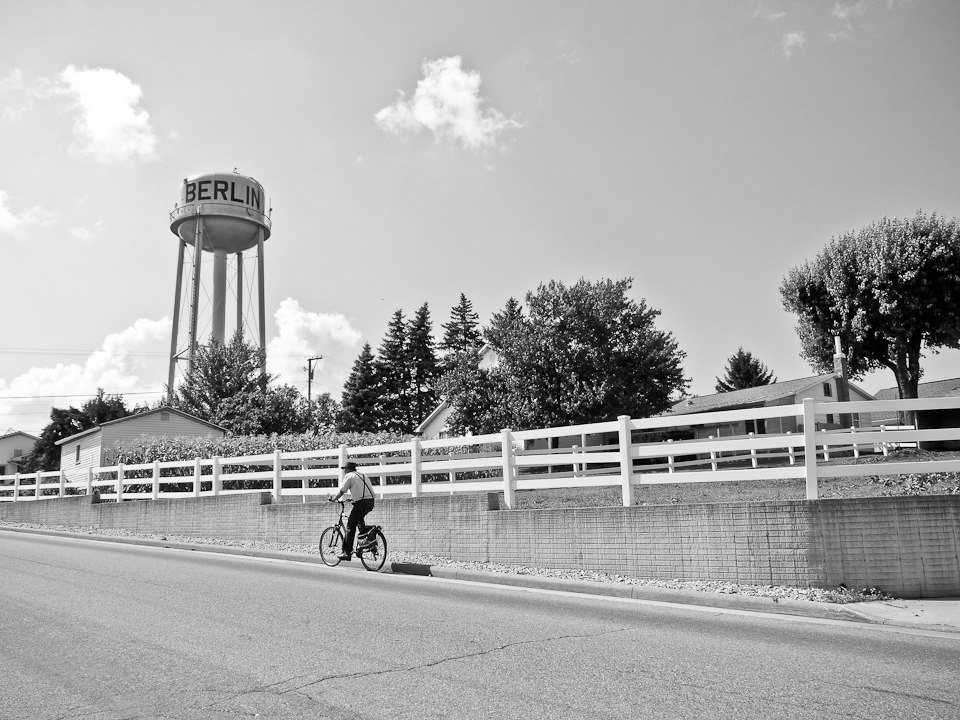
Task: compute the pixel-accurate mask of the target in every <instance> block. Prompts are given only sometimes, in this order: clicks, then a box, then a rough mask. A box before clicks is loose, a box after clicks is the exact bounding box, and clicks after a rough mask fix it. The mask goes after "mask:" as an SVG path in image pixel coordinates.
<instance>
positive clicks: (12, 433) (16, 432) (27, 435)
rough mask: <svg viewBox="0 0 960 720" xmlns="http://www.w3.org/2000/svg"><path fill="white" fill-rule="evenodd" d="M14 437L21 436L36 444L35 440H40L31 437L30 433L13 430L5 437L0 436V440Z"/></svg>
mask: <svg viewBox="0 0 960 720" xmlns="http://www.w3.org/2000/svg"><path fill="white" fill-rule="evenodd" d="M14 435H23V436H24V437H27V438H30V439H31V440H33V441H34V442H36V441H37V440H39V439H40V438H38V437H34V436H33V435H31V434H30V433H25V432H23V431H21V430H14V431H12V432H8V433H6V434H5V435H0V440H6V439H7V438H8V437H13V436H14Z"/></svg>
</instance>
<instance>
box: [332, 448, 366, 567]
mask: <svg viewBox="0 0 960 720" xmlns="http://www.w3.org/2000/svg"><path fill="white" fill-rule="evenodd" d="M340 469H341V470H343V471H344V472H345V474H344V476H343V482H342V483H341V484H340V490H339V492H337V494H336V496H335V497H332V498H330V500H331V501H332V502H336V501H337V500H339V499H340V498H341V497H343V496H344V495H345V494H346V493H347V491H349V492H350V497H351V499H352V500H353V509H352V510H351V511H350V517H349V518H348V519H347V536H346V537H345V538H344V539H343V548H342V551H341V553H340V556H339V557H340V559H341V560H351V559H352V557H351V552H350V551H351V550H352V549H353V538H354V536H355V535H356V532H357V525H359V526H360V534H361V540H362V539H363V538H362V535H363V533H365V532H366V528H367V526H366V523H364V522H363V518H364V517H366V515H367V513H369V512H370V511H371V510H373V488H372V487H371V486H370V481H369V480H367V477H366V476H365V475H364V474H363V473H361V472H357V464H356V463H355V462H353V461H348V462H347V463H345V464H344V465H342V466H341V467H340Z"/></svg>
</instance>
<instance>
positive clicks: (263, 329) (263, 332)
mask: <svg viewBox="0 0 960 720" xmlns="http://www.w3.org/2000/svg"><path fill="white" fill-rule="evenodd" d="M257 271H258V275H259V277H258V278H257V285H258V286H259V287H258V293H259V307H258V310H259V315H260V349H261V350H263V351H264V356H263V370H264V371H266V369H267V367H266V363H267V356H266V350H267V319H266V317H265V314H264V305H265V301H264V298H263V228H260V231H259V232H258V234H257Z"/></svg>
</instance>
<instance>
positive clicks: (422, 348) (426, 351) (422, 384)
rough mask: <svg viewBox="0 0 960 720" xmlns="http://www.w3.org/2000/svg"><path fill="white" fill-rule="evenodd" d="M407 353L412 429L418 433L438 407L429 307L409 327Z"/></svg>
mask: <svg viewBox="0 0 960 720" xmlns="http://www.w3.org/2000/svg"><path fill="white" fill-rule="evenodd" d="M407 353H408V356H409V358H410V376H411V377H410V380H411V382H410V395H411V401H412V421H411V422H412V424H413V428H412V429H416V426H418V425H419V424H420V423H421V422H423V420H424V418H426V417H427V415H429V414H430V413H431V412H432V411H433V409H434V408H435V407H436V405H437V387H436V386H437V381H438V380H439V377H440V368H439V366H438V364H437V353H436V351H435V350H434V340H433V323H432V322H431V321H430V308H429V307H428V306H427V303H423V305H421V306H420V309H419V310H417V313H416V315H414V316H413V319H412V320H411V321H410V324H409V325H408V327H407ZM411 431H412V430H411Z"/></svg>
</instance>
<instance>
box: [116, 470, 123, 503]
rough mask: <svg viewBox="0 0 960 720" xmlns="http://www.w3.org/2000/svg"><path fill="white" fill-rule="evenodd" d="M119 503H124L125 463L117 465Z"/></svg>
mask: <svg viewBox="0 0 960 720" xmlns="http://www.w3.org/2000/svg"><path fill="white" fill-rule="evenodd" d="M117 502H118V503H121V502H123V463H118V464H117Z"/></svg>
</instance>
